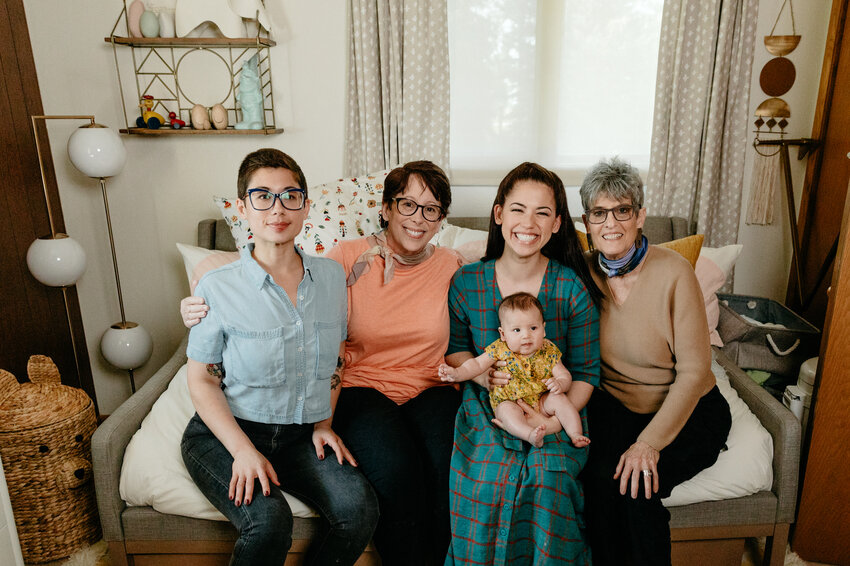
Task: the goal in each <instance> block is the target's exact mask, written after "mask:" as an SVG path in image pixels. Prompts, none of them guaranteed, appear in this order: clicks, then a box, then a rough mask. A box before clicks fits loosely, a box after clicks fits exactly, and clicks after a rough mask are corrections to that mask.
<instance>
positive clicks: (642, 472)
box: [640, 469, 652, 478]
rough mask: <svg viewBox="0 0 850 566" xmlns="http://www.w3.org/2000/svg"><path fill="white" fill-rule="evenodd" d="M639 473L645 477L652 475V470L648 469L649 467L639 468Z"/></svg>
mask: <svg viewBox="0 0 850 566" xmlns="http://www.w3.org/2000/svg"><path fill="white" fill-rule="evenodd" d="M640 473H641V475H642V476H643V477H645V478H651V477H652V470H649V469H647V470H641V471H640Z"/></svg>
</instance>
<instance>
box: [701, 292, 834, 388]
mask: <svg viewBox="0 0 850 566" xmlns="http://www.w3.org/2000/svg"><path fill="white" fill-rule="evenodd" d="M717 298H718V299H719V300H720V320H719V321H718V323H717V332H718V334H720V338H721V340H723V344H724V345H723V348H722V350H723V353H724V354H726V355H727V356H728V357H729V358H731V359H732V361H734V362H735V363H736V364H737V365H738V366H739V367H741V368H743V369H758V370H762V371H768V372H770V373H773V374H777V375H780V376H782V377H784V378H787V379H788V380H794V379H796V378H797V372H798V370H799V369H800V364H802V363H803V362H804V361H806V360H807V359H809V358H811V357H813V356H817V355H818V347H819V344H820V330H818V329H817V328H815V327H814V326H812V325H811V324H809V323H808V322H806V321H805V320H803V319H802V318H800V317H799V316H797V315H796V314H795V313H794V312H792V311H791V310H789V309H788V308H787V307H785V306H784V305H781V304H779V303H777V302H776V301H772V300H770V299H765V298H762V297H750V296H747V295H724V294H721V293H718V294H717ZM748 319H752V320H748ZM753 320H754V321H757V322H753ZM758 323H763V324H758ZM772 325H782V326H783V327H784V328H778V327H776V326H772Z"/></svg>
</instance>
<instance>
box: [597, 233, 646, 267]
mask: <svg viewBox="0 0 850 566" xmlns="http://www.w3.org/2000/svg"><path fill="white" fill-rule="evenodd" d="M647 249H649V240H647V239H646V236H641V237H640V247H637V246H635V245H634V244H632V247H631V248H629V251H628V252H627V253H626V255H624V256H623V257H621V258H620V259H607V258H606V257H605V256H604V255H602V254H601V253H600V254H599V267H601V268H602V271H603V272H604V273H605V274H606V275H607V276H608V277H619V276H620V275H625V274H626V273H629V272H630V271H632V270H633V269H634V268H635V267H637V266H638V265H639V264H640V262H641V260H642V259H643V256H645V255H646V250H647Z"/></svg>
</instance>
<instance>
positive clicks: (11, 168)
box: [0, 0, 97, 408]
mask: <svg viewBox="0 0 850 566" xmlns="http://www.w3.org/2000/svg"><path fill="white" fill-rule="evenodd" d="M0 29H2V30H3V32H2V33H0V53H2V56H0V75H2V76H0V78H2V80H3V84H4V85H5V87H4V88H2V89H0V99H2V103H3V104H4V108H6V109H7V112H6V113H5V116H4V118H5V124H4V127H5V128H8V129H7V130H6V131H5V132H4V133H3V134H2V137H0V141H2V142H3V144H4V145H5V144H8V145H6V147H7V148H8V149H10V150H11V154H12V155H11V157H12V158H17V159H18V160H19V161H18V162H17V163H7V173H8V174H9V175H10V177H9V178H7V179H4V180H3V182H0V188H2V189H3V190H4V191H5V192H7V195H4V196H6V197H7V199H6V202H7V203H11V206H13V207H14V210H12V211H11V212H12V214H16V215H20V216H19V217H22V218H26V221H27V222H28V224H27V225H26V226H25V227H24V229H23V230H22V231H21V233H16V234H15V238H13V241H10V242H6V243H5V244H4V246H5V248H4V253H8V254H9V255H10V256H12V258H11V259H10V261H9V265H12V266H14V271H15V273H14V274H9V275H14V277H15V278H16V279H20V280H21V281H22V282H23V288H21V289H20V292H19V293H15V295H16V296H14V297H5V298H4V300H5V301H10V302H13V301H26V300H29V301H30V302H31V303H32V304H27V305H24V306H18V307H11V306H6V307H4V308H18V309H28V313H29V318H31V319H36V318H38V317H42V318H48V317H50V316H53V317H54V318H55V319H58V320H62V322H61V323H56V322H55V321H53V324H47V323H45V322H44V321H43V320H33V321H32V325H33V327H34V328H35V330H33V329H29V331H30V332H41V333H49V334H51V335H52V343H53V344H58V345H62V344H67V343H66V342H65V341H66V340H67V341H68V342H70V343H71V344H72V345H73V346H72V345H65V346H64V347H57V350H61V351H56V352H47V351H44V352H27V353H23V352H18V353H16V354H15V356H14V357H15V359H14V360H3V365H4V366H6V367H3V369H7V370H9V371H12V373H14V374H15V376H16V377H17V378H18V379H19V380H20V379H23V378H24V377H25V375H26V372H25V369H23V368H25V364H26V359H23V358H26V357H29V355H30V354H47V355H51V356H52V357H54V358H56V359H55V360H54V361H56V362H57V365H59V368H60V372H61V375H62V383H64V384H66V385H70V386H73V387H80V388H82V389H83V390H84V391H85V392H86V393H87V394H88V395H89V396H90V397H91V398H92V400H94V402H95V408H97V397H96V395H95V388H94V380H93V378H92V372H91V363H90V360H89V355H88V348H87V346H86V337H85V332H84V330H83V320H82V314H81V312H80V304H79V299H78V296H77V289H76V287H74V286H71V287H69V288H66V289H64V290H63V289H60V288H54V287H47V286H45V285H42V284H41V283H39V282H37V281H36V280H35V278H33V277H32V275H30V274H29V271H28V270H27V268H26V252H27V248H28V247H29V244H30V243H31V242H32V240H33V239H35V238H36V237H40V236H45V235H48V234H50V232H51V229H50V223H49V220H48V206H50V215H52V217H53V221H54V222H53V223H54V227H55V229H56V231H58V232H64V231H65V221H64V217H63V215H62V205H61V202H60V199H59V189H58V186H57V183H56V175H55V172H54V168H53V159H52V156H51V155H52V154H51V152H50V143H49V138H48V135H47V128H46V126H45V124H44V122H40V123H38V124H37V131H36V133H35V135H38V136H39V143H40V144H41V145H42V147H43V166H44V185H42V180H41V170H40V168H39V165H38V155H37V153H36V146H35V138H34V133H33V130H32V125H31V122H30V116H33V115H42V114H44V109H43V106H42V102H41V91H40V89H39V86H38V76H37V74H36V68H35V60H34V58H33V52H32V45H31V43H30V36H29V27H28V26H27V20H26V11H25V10H24V5H23V0H0ZM12 186H17V188H14V189H13V188H10V187H12ZM43 187H46V190H47V193H48V195H49V197H50V202H49V203H48V202H46V201H45V198H44V191H43V190H42V189H43ZM60 311H61V312H62V316H61V317H57V316H55V314H56V313H57V312H60ZM4 318H5V317H4ZM9 318H12V319H14V318H15V317H9ZM24 318H25V319H26V317H24ZM17 319H18V320H20V319H21V316H20V311H18V313H17ZM58 325H61V328H60V327H58ZM19 330H20V329H19V328H4V332H6V333H8V334H7V336H8V338H11V339H14V333H15V332H18V331H19ZM68 351H70V352H73V356H69V355H68ZM18 358H22V359H18Z"/></svg>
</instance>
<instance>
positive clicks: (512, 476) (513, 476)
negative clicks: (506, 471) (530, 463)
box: [508, 474, 516, 481]
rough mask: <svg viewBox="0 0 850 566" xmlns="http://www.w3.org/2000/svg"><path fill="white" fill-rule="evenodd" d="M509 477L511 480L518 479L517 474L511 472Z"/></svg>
mask: <svg viewBox="0 0 850 566" xmlns="http://www.w3.org/2000/svg"><path fill="white" fill-rule="evenodd" d="M508 479H509V480H511V481H516V476H515V475H514V474H511V475H509V476H508Z"/></svg>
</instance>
